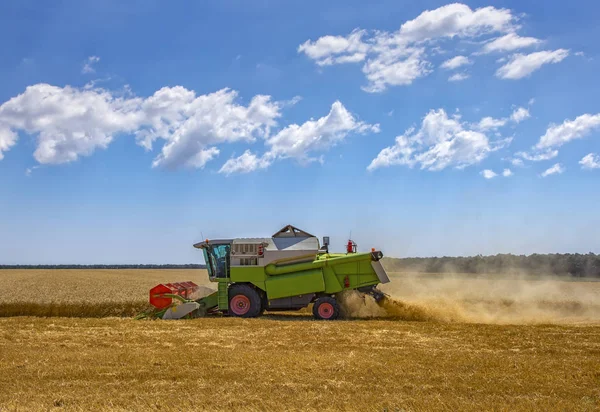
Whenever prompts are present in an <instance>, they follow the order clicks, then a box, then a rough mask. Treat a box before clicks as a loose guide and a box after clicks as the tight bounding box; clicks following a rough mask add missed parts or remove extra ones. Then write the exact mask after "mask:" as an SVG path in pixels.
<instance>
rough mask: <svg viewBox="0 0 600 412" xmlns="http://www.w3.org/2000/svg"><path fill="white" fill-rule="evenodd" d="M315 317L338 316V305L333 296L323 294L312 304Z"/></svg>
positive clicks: (328, 318) (328, 317)
mask: <svg viewBox="0 0 600 412" xmlns="http://www.w3.org/2000/svg"><path fill="white" fill-rule="evenodd" d="M313 316H314V317H315V319H323V320H334V319H337V318H338V317H339V316H340V305H339V304H338V302H337V300H335V298H332V297H331V296H323V297H321V298H319V299H317V301H316V302H315V304H314V305H313Z"/></svg>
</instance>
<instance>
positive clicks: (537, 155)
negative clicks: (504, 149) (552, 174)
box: [515, 150, 558, 162]
mask: <svg viewBox="0 0 600 412" xmlns="http://www.w3.org/2000/svg"><path fill="white" fill-rule="evenodd" d="M515 156H519V157H520V158H522V159H525V160H529V161H530V162H540V161H542V160H550V159H554V158H555V157H556V156H558V150H542V151H540V150H534V151H533V152H532V153H527V152H517V153H515Z"/></svg>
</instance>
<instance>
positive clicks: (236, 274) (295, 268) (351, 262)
mask: <svg viewBox="0 0 600 412" xmlns="http://www.w3.org/2000/svg"><path fill="white" fill-rule="evenodd" d="M194 247H195V248H198V249H202V251H203V252H204V260H205V261H206V269H207V271H208V277H209V280H210V281H211V282H216V283H217V285H218V287H217V291H216V292H214V293H212V294H210V295H208V296H205V297H202V298H199V299H197V298H196V296H194V295H195V294H197V293H198V292H199V291H200V287H199V286H197V285H196V284H195V283H193V282H181V283H169V284H160V285H157V286H155V287H154V288H152V289H151V290H150V303H151V304H152V306H154V308H155V310H154V311H153V312H152V313H149V314H146V316H148V317H155V318H161V319H181V318H195V317H200V316H206V315H208V314H214V313H223V314H226V315H229V316H240V317H244V318H252V317H257V316H260V315H262V314H263V313H264V311H265V310H268V311H283V310H298V309H301V308H305V307H307V306H308V305H309V304H311V303H314V305H313V315H314V317H315V318H316V319H327V320H332V319H336V318H338V316H339V315H340V306H339V304H338V301H337V299H336V295H337V294H338V293H340V292H342V291H345V290H357V291H359V292H362V293H364V294H369V295H371V296H373V297H374V298H375V300H376V301H378V302H379V301H380V300H381V299H382V298H383V297H384V294H383V293H382V292H381V291H379V290H378V289H377V287H376V286H377V285H378V284H379V283H387V282H389V281H390V280H389V278H388V276H387V274H386V272H385V270H384V269H383V266H382V265H381V262H380V259H381V258H382V257H383V253H381V252H380V251H376V250H375V249H372V251H371V252H370V253H357V252H356V243H354V242H352V241H351V240H349V241H348V245H347V250H346V253H329V238H328V237H324V238H323V246H322V247H321V246H320V245H319V239H318V238H316V237H315V236H313V235H311V234H309V233H307V232H305V231H303V230H300V229H298V228H296V227H294V226H292V225H288V226H286V227H284V228H283V229H281V230H280V231H278V232H277V233H275V234H274V235H273V237H271V238H242V239H219V240H208V239H207V240H206V241H204V242H200V243H196V244H195V245H194Z"/></svg>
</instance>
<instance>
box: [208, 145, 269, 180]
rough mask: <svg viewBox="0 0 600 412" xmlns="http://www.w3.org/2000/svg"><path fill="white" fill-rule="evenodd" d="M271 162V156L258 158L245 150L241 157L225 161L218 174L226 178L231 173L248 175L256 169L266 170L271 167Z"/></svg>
mask: <svg viewBox="0 0 600 412" xmlns="http://www.w3.org/2000/svg"><path fill="white" fill-rule="evenodd" d="M272 160H273V159H272V158H271V156H268V155H265V156H262V157H258V156H256V155H255V154H254V153H252V152H251V151H250V150H246V151H245V152H244V154H242V155H241V156H239V157H235V158H231V159H229V160H227V161H226V162H225V164H223V166H222V167H221V169H220V170H219V173H223V174H225V175H227V176H229V175H230V174H233V173H250V172H253V171H255V170H258V169H266V168H267V167H269V166H270V165H271V162H272Z"/></svg>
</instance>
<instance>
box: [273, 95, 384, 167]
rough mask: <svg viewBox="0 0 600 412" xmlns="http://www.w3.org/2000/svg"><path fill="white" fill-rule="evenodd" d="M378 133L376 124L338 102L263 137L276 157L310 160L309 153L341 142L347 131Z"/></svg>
mask: <svg viewBox="0 0 600 412" xmlns="http://www.w3.org/2000/svg"><path fill="white" fill-rule="evenodd" d="M351 132H355V133H368V132H371V133H378V132H379V125H370V124H367V123H364V122H361V121H358V120H357V119H356V118H355V117H354V116H353V115H352V114H351V113H350V112H349V111H348V110H347V109H346V108H345V107H344V105H343V104H342V103H340V102H339V101H336V102H334V103H333V104H332V105H331V110H330V111H329V113H328V114H327V115H326V116H324V117H321V118H319V119H317V120H308V121H306V122H305V123H303V124H301V125H297V124H292V125H289V126H287V127H285V128H283V129H282V130H280V131H279V132H278V133H277V134H275V135H273V136H270V137H269V138H267V139H266V142H265V143H266V144H267V145H268V146H269V147H270V149H269V153H271V154H272V155H273V156H276V157H284V158H287V157H292V158H295V159H297V160H299V161H301V162H305V161H311V160H314V159H311V158H309V153H311V152H320V151H325V150H327V149H329V148H330V147H332V146H335V145H336V144H337V143H339V142H341V141H343V140H344V139H345V138H346V137H347V136H348V134H350V133H351Z"/></svg>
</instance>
